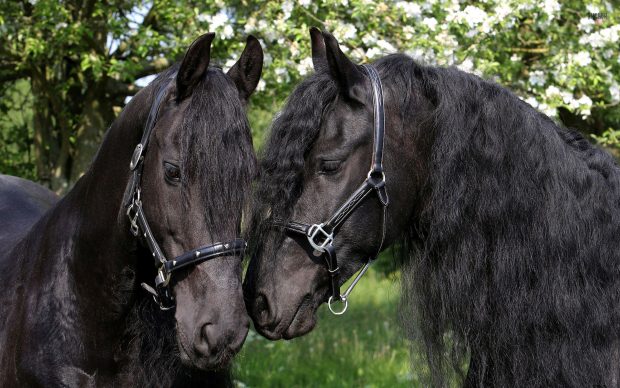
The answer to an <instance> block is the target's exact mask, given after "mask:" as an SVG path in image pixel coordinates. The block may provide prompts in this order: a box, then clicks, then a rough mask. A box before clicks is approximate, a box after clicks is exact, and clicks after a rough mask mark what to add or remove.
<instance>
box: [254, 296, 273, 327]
mask: <svg viewBox="0 0 620 388" xmlns="http://www.w3.org/2000/svg"><path fill="white" fill-rule="evenodd" d="M270 307H271V306H270V305H269V300H268V299H267V297H266V296H265V294H263V293H261V292H259V293H258V295H257V296H256V299H254V308H253V309H252V311H253V313H254V314H253V315H254V319H255V321H254V323H255V324H257V325H258V326H261V327H263V328H265V329H273V328H275V327H276V326H277V325H278V322H275V316H274V311H271V308H270Z"/></svg>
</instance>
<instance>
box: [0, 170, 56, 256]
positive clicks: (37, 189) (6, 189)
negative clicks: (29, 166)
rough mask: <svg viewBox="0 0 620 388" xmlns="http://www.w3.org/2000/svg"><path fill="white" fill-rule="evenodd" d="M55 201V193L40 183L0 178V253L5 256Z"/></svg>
mask: <svg viewBox="0 0 620 388" xmlns="http://www.w3.org/2000/svg"><path fill="white" fill-rule="evenodd" d="M57 201H58V196H57V195H56V194H54V192H52V191H51V190H49V189H47V188H45V187H43V186H41V185H39V184H36V183H34V182H31V181H29V180H26V179H22V178H18V177H14V176H9V175H0V219H1V220H2V222H1V223H0V252H3V253H4V255H6V254H8V253H9V252H10V251H11V248H13V247H14V246H15V244H17V243H18V242H19V241H20V240H21V239H22V238H23V237H24V236H25V235H26V234H27V232H28V231H29V230H30V228H31V227H32V226H33V225H34V224H35V223H36V222H37V221H38V220H39V219H40V218H41V216H43V214H45V212H47V210H49V209H50V208H51V207H52V206H53V205H54V204H55V203H56V202H57ZM3 253H0V262H1V261H3Z"/></svg>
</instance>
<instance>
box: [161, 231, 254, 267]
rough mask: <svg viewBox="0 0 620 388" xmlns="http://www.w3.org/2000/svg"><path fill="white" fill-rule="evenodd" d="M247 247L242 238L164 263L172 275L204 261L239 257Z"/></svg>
mask: <svg viewBox="0 0 620 388" xmlns="http://www.w3.org/2000/svg"><path fill="white" fill-rule="evenodd" d="M245 247H246V243H245V240H243V239H240V238H237V239H235V240H232V241H229V242H225V243H216V244H212V245H207V246H204V247H201V248H197V249H194V250H193V251H189V252H186V253H183V254H182V255H180V256H177V257H175V258H174V259H172V260H168V261H166V262H165V263H164V269H165V270H166V272H167V273H172V272H174V271H177V270H179V269H181V268H185V267H188V266H191V265H198V264H200V263H202V262H204V261H207V260H211V259H215V258H216V257H220V256H231V255H234V256H239V255H242V254H243V252H244V251H245Z"/></svg>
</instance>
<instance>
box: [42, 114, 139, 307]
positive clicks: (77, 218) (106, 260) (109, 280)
mask: <svg viewBox="0 0 620 388" xmlns="http://www.w3.org/2000/svg"><path fill="white" fill-rule="evenodd" d="M138 108H139V105H138V104H135V106H131V105H129V106H128V107H127V108H126V109H125V111H124V112H123V113H122V114H121V116H120V117H119V118H118V119H117V120H116V121H115V122H114V123H113V124H112V126H111V127H110V129H109V130H108V132H107V134H106V136H105V139H104V141H103V143H102V145H101V147H100V148H99V151H98V153H97V155H96V156H95V159H94V161H93V163H92V165H91V167H90V169H89V170H88V171H87V172H86V173H85V174H84V176H82V177H81V178H80V179H79V180H78V182H76V184H75V186H74V187H73V189H72V190H71V191H70V192H69V193H68V194H67V195H66V196H65V198H63V199H62V200H61V201H60V202H59V204H58V205H57V206H56V207H55V208H54V209H52V210H51V211H50V213H49V217H48V219H47V221H46V222H45V231H44V233H45V235H46V236H47V239H48V240H54V241H55V244H53V245H52V246H51V247H49V246H48V247H46V248H47V249H46V250H47V251H48V252H46V257H50V256H54V257H56V259H57V261H58V262H59V264H63V265H61V267H64V268H65V270H66V271H67V272H68V273H69V274H70V276H71V277H72V282H73V283H74V285H75V290H76V294H77V298H76V300H77V301H78V303H81V304H83V305H84V307H85V308H87V309H88V307H90V305H91V304H92V305H93V307H97V309H101V308H102V307H103V311H105V309H106V307H107V308H108V309H111V310H113V311H116V312H118V309H119V308H120V307H121V306H119V303H120V304H122V302H125V303H126V301H123V300H118V296H119V295H117V292H116V290H117V288H118V287H119V286H122V284H119V283H123V282H126V280H127V279H124V278H123V276H122V274H125V275H128V272H127V269H129V270H130V271H129V272H130V273H131V274H133V272H135V271H134V270H135V268H134V267H135V263H136V253H135V240H134V238H133V236H131V234H130V233H129V224H128V222H127V220H126V218H125V217H123V215H124V213H123V206H122V199H123V194H124V190H125V187H126V185H127V182H128V179H129V176H130V174H129V160H130V158H131V154H132V151H133V148H134V147H135V145H136V144H137V143H138V141H139V139H140V135H141V126H140V125H139V123H142V122H144V121H145V119H146V114H145V113H142V112H141V110H140V109H138ZM67 247H69V248H67ZM54 248H55V249H57V251H56V252H53V251H52V252H49V250H50V249H52V250H53V249H54ZM46 260H48V259H47V258H46ZM100 311H101V310H100Z"/></svg>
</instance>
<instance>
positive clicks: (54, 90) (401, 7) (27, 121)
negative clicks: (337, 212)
mask: <svg viewBox="0 0 620 388" xmlns="http://www.w3.org/2000/svg"><path fill="white" fill-rule="evenodd" d="M0 4H1V6H0V7H1V9H0V97H1V98H0V139H1V143H0V172H2V173H8V174H14V175H20V176H24V177H27V178H31V179H34V180H37V181H39V182H41V183H43V184H46V185H48V186H50V187H51V188H52V189H54V190H56V191H59V192H64V191H66V190H67V189H68V188H70V187H71V185H72V184H73V183H74V182H75V180H76V179H78V178H79V176H80V175H81V174H82V173H83V172H84V170H85V169H86V168H88V165H89V163H90V161H91V159H92V157H93V155H94V153H95V151H96V149H97V146H98V144H99V143H100V141H101V138H102V135H103V133H104V132H105V129H106V128H107V127H108V126H109V124H110V122H111V121H112V120H113V119H114V117H115V116H116V115H117V114H118V112H119V111H120V109H121V108H122V107H123V105H124V103H125V101H126V99H127V97H128V96H131V95H133V94H135V93H136V92H137V91H138V90H139V89H140V86H143V85H144V82H142V83H141V82H140V81H138V82H137V83H136V81H137V80H139V79H141V78H143V77H146V76H149V75H152V74H155V73H157V72H159V71H161V70H162V69H164V68H166V67H168V66H170V64H171V63H173V62H174V61H176V60H179V59H180V55H182V53H183V52H184V50H185V48H186V47H187V46H188V45H189V43H191V41H192V40H193V39H194V38H195V37H197V36H198V35H199V34H201V33H203V32H206V31H215V32H216V33H217V39H216V41H215V42H214V52H213V57H214V58H216V60H217V59H219V62H220V65H221V66H223V67H224V68H227V67H228V66H230V65H231V64H232V62H233V60H234V58H237V57H238V55H239V53H240V51H241V49H242V48H243V44H244V41H245V37H246V36H247V35H248V34H254V35H256V36H257V37H259V38H260V39H261V42H262V44H263V48H264V50H265V53H266V56H265V68H264V74H263V80H262V81H261V83H260V85H259V88H258V91H257V93H256V95H255V96H254V97H253V99H252V102H251V105H250V112H249V113H250V118H251V121H252V124H253V130H254V132H255V133H254V135H255V136H254V137H255V145H256V146H257V148H260V145H261V144H262V141H263V138H264V135H265V132H266V130H267V128H268V126H269V122H270V120H271V118H272V117H273V115H274V113H275V112H277V110H278V109H279V108H280V107H281V106H282V104H283V101H284V99H285V98H286V96H287V95H288V94H289V93H290V91H291V89H292V88H293V87H294V86H295V84H296V83H297V82H298V81H299V80H300V79H301V78H303V77H304V76H306V75H307V74H308V73H309V72H311V71H312V66H311V60H310V55H309V51H310V47H309V46H310V45H309V38H308V29H309V27H311V26H319V27H322V28H326V29H328V30H330V31H332V32H333V33H334V35H335V36H336V37H337V38H338V39H339V40H340V42H341V44H342V46H343V50H344V51H346V52H347V54H348V55H350V56H351V57H352V58H353V59H355V60H357V61H359V62H369V61H372V60H373V59H376V58H378V57H380V56H382V55H385V54H387V53H392V52H397V51H401V52H405V53H407V54H409V55H411V56H413V57H414V58H416V59H418V60H420V61H423V62H424V63H427V64H433V65H441V66H450V65H455V66H458V67H459V68H461V69H463V70H465V71H470V72H474V73H477V74H479V75H481V76H483V77H485V78H490V79H494V80H495V81H497V82H498V83H500V84H502V85H504V86H506V87H508V88H510V89H512V90H513V91H515V92H516V93H517V94H519V95H520V96H521V97H522V98H523V99H525V100H526V101H527V102H529V103H530V104H532V105H533V106H535V107H536V108H538V109H539V110H541V111H543V112H544V113H546V114H548V115H549V116H551V117H553V118H554V119H556V120H558V121H560V122H562V123H563V124H564V125H567V126H571V127H575V128H578V129H579V130H581V131H582V132H584V133H585V134H586V135H587V136H588V137H590V138H591V139H593V140H594V141H596V142H599V143H600V144H602V145H604V146H606V147H608V149H610V150H611V151H612V152H614V153H615V154H616V155H618V152H619V150H620V139H619V135H620V132H619V130H620V109H619V103H620V88H619V84H618V82H619V78H620V77H619V74H620V57H619V54H618V44H619V39H618V38H619V34H620V14H619V13H620V12H619V11H620V8H619V7H618V6H614V5H612V3H611V2H608V1H591V2H587V3H584V2H583V1H575V0H568V1H562V2H559V1H557V0H544V1H532V0H525V1H510V0H509V1H505V0H484V1H470V2H459V1H457V0H430V1H419V2H408V1H389V2H374V1H369V0H319V1H310V0H300V1H297V2H293V1H289V0H285V1H281V0H278V1H268V2H263V1H250V0H237V1H193V0H165V1H164V0H154V1H138V0H111V1H95V0H62V1H61V0H36V1H35V0H0Z"/></svg>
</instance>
